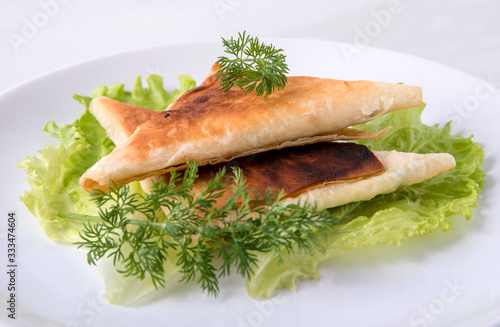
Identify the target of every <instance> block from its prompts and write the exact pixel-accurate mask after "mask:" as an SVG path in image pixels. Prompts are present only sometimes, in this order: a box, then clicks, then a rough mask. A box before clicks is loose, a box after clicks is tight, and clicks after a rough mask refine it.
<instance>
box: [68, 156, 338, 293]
mask: <svg viewBox="0 0 500 327" xmlns="http://www.w3.org/2000/svg"><path fill="white" fill-rule="evenodd" d="M197 172H198V167H197V165H196V164H195V163H193V162H188V168H187V169H186V170H185V172H184V174H180V173H177V172H175V171H172V172H171V178H170V180H169V181H168V183H167V182H163V181H159V182H154V183H153V187H152V190H151V192H150V194H148V195H145V196H144V195H139V194H136V193H134V194H130V188H129V186H128V185H125V186H123V187H122V188H114V189H113V190H112V191H110V192H109V193H105V192H103V191H99V190H97V191H95V192H94V193H93V199H94V200H95V201H96V202H97V204H98V205H99V206H100V210H99V217H90V216H83V215H78V214H71V213H60V216H62V217H65V218H72V219H79V220H84V221H85V223H84V229H83V231H82V232H81V237H82V241H81V242H78V243H77V244H78V245H79V247H84V248H86V249H88V255H87V261H88V263H89V264H92V265H96V264H97V261H98V260H99V259H101V258H103V257H105V256H107V257H111V258H112V259H113V262H114V265H115V267H117V269H118V270H119V271H120V272H121V273H123V274H125V275H126V276H137V277H139V278H140V279H144V278H151V280H152V282H153V284H154V286H155V287H156V288H158V287H159V286H161V287H163V286H164V283H165V280H164V278H163V274H164V268H163V264H164V263H165V262H166V260H167V257H169V258H172V257H173V256H172V253H174V254H175V255H176V257H177V262H176V264H177V265H178V266H179V267H180V272H181V273H182V278H181V281H183V282H189V281H192V280H196V281H197V282H198V283H199V284H201V287H202V289H203V290H205V291H207V292H208V293H209V294H212V295H217V293H218V292H219V286H218V285H219V284H218V278H219V277H222V276H225V275H229V274H230V270H231V267H232V266H235V267H236V271H237V273H238V274H240V275H242V276H244V277H250V276H251V275H252V266H253V265H257V264H258V262H257V256H256V254H257V253H258V252H269V251H274V252H275V253H276V254H277V255H279V256H280V257H281V255H282V253H283V252H282V251H288V252H292V251H309V250H310V249H311V247H312V245H313V244H315V242H316V241H317V240H318V236H319V235H321V233H323V232H324V231H326V230H328V229H330V228H331V227H332V226H333V225H335V224H336V223H337V222H338V221H337V219H336V218H335V217H334V216H332V215H331V214H329V213H328V212H327V211H326V210H323V211H318V210H315V208H314V207H312V206H309V205H307V204H303V205H297V204H288V205H284V204H283V201H282V199H283V194H276V193H272V192H266V194H264V195H259V194H257V193H256V192H255V193H254V199H252V197H251V196H250V193H249V191H248V188H247V186H246V181H245V178H244V176H243V174H242V172H241V169H239V168H236V167H233V171H232V172H233V174H232V175H230V174H226V171H225V169H222V170H221V171H220V172H219V173H218V174H217V175H216V176H215V177H214V178H213V179H212V180H211V181H210V182H208V183H207V184H205V185H204V187H202V190H201V191H200V192H199V194H193V192H192V189H193V184H194V181H195V179H196V178H197ZM229 175H230V176H229ZM228 182H231V183H230V184H231V186H229V187H230V188H231V192H232V195H231V196H228V195H227V194H225V189H226V188H227V187H228V186H227V185H228ZM226 197H227V199H226ZM220 198H223V199H224V200H223V204H222V206H220V204H219V206H218V207H217V208H216V206H215V204H216V201H217V200H218V199H220ZM162 207H164V208H166V209H167V210H166V211H167V212H168V214H167V215H166V216H165V215H164V214H163V212H162V210H161V208H162ZM137 213H140V214H143V215H144V216H145V217H146V219H145V220H137V219H131V218H129V216H130V215H131V214H134V215H136V214H137ZM171 251H173V252H171ZM214 259H219V260H214ZM214 261H219V262H220V264H215V262H214ZM118 267H124V268H123V269H121V270H120V269H119V268H118Z"/></svg>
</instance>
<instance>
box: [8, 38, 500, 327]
mask: <svg viewBox="0 0 500 327" xmlns="http://www.w3.org/2000/svg"><path fill="white" fill-rule="evenodd" d="M268 41H270V42H273V43H274V44H275V45H276V46H278V47H282V48H284V49H285V50H286V54H287V55H288V57H287V58H288V63H289V66H290V68H291V74H293V75H312V76H320V77H333V78H340V79H348V80H353V79H370V80H383V81H388V82H404V83H406V84H415V85H420V86H422V87H423V89H424V95H425V96H424V99H425V101H426V102H427V103H428V106H427V108H426V110H425V114H424V121H426V122H427V123H444V122H446V121H448V120H450V119H454V120H455V123H454V125H453V127H454V132H455V133H463V134H466V135H469V134H471V133H474V134H475V140H476V141H479V142H480V143H481V144H482V145H483V147H484V149H485V151H486V160H485V168H486V169H487V172H488V178H487V184H486V188H485V190H484V192H483V198H482V200H481V203H480V209H479V210H477V211H476V213H475V217H474V219H473V220H472V221H470V222H467V223H464V222H463V221H462V220H463V219H460V218H459V219H456V223H455V229H454V230H453V231H451V232H447V233H443V232H436V233H434V234H432V235H427V236H425V237H423V238H418V239H412V240H410V241H408V242H406V243H405V244H404V245H403V246H402V247H399V248H392V247H376V248H371V249H366V250H362V251H357V252H353V253H350V254H347V255H345V256H342V257H339V258H334V259H331V260H329V261H327V262H325V263H323V264H321V265H320V266H319V272H320V274H321V276H322V277H321V279H320V281H302V282H300V283H299V284H298V291H297V292H291V291H289V290H282V291H280V292H278V294H277V296H276V297H274V298H272V299H270V300H266V301H254V300H252V299H251V298H250V297H249V296H248V295H247V294H246V290H245V285H244V281H243V280H242V279H241V278H238V277H231V278H228V279H225V280H224V281H223V283H222V285H221V293H220V296H219V297H218V298H216V299H214V298H212V297H210V296H207V295H205V294H204V293H202V292H201V291H200V290H199V289H198V288H197V287H196V286H194V285H180V286H179V287H177V288H175V290H174V291H171V292H170V293H169V294H164V293H161V292H160V294H158V296H156V297H155V298H153V299H151V300H149V301H142V302H141V303H140V305H138V306H134V307H118V306H112V305H109V304H107V303H106V301H105V300H104V298H103V294H104V293H103V284H102V281H101V278H100V277H99V275H98V273H97V269H96V268H95V267H91V266H88V265H87V264H86V259H85V255H84V253H83V252H78V251H76V250H74V249H73V248H72V247H70V246H64V245H61V244H57V243H55V242H53V241H50V240H48V239H47V238H46V237H45V235H44V234H43V233H42V232H41V229H40V227H39V225H38V223H37V221H36V219H35V218H34V217H32V216H31V215H30V214H29V212H28V211H27V210H26V209H25V208H24V206H23V205H22V204H21V203H20V202H19V200H18V198H19V196H20V195H21V194H22V192H23V191H24V190H25V189H27V187H28V186H27V184H26V183H25V182H24V179H25V176H24V173H23V171H22V170H21V169H16V168H14V166H15V165H16V163H18V162H19V161H21V160H23V159H24V157H25V156H26V155H31V154H33V153H35V151H36V150H37V149H39V148H41V147H43V146H44V145H45V144H47V143H49V142H52V143H54V142H53V141H52V140H51V139H50V138H49V137H48V136H46V135H44V134H43V132H42V128H43V126H44V124H45V123H46V122H47V121H49V120H55V121H56V122H68V123H69V122H72V121H73V120H74V119H75V118H77V117H78V116H79V115H80V114H81V113H82V109H83V107H82V106H81V105H80V104H78V103H77V102H76V101H74V100H73V99H72V98H71V97H72V94H73V93H78V94H83V95H89V94H90V92H91V91H92V89H93V88H94V87H96V86H98V85H103V84H104V85H111V84H113V83H116V82H124V83H126V84H127V85H128V86H130V85H131V83H132V80H133V78H134V77H135V76H137V75H143V76H145V75H147V74H149V73H153V72H155V73H160V74H162V75H163V76H164V77H165V84H166V86H167V88H169V89H171V88H174V87H177V79H176V76H177V75H178V74H181V73H183V74H189V75H191V76H193V77H194V78H195V79H196V80H197V81H198V82H199V81H201V79H202V78H203V76H204V75H205V74H206V73H207V72H208V70H209V68H210V66H211V64H212V63H213V62H214V61H215V60H216V57H217V56H218V55H221V54H222V49H221V46H220V42H207V43H196V44H181V45H175V46H165V47H158V48H153V49H145V50H140V51H134V52H128V53H124V54H119V55H114V56H110V57H105V58H100V59H97V60H92V61H89V62H85V63H81V64H78V65H75V66H71V67H68V68H65V69H62V70H59V71H56V72H53V73H50V74H47V75H45V76H42V77H39V78H36V79H34V80H32V81H29V82H26V83H24V84H23V85H20V86H19V87H16V88H14V89H12V90H10V91H7V92H5V93H4V94H2V95H1V96H0V108H1V110H2V119H1V120H0V124H1V128H0V133H1V140H2V152H1V153H2V160H1V163H0V165H1V167H2V189H1V191H0V192H1V196H0V203H1V205H0V208H1V209H2V210H3V213H1V214H2V215H4V219H2V221H4V222H3V223H2V224H1V226H0V227H1V232H2V234H1V235H2V239H1V246H0V252H1V253H3V254H0V257H1V258H2V263H1V264H2V267H5V268H2V269H7V268H6V264H7V263H6V257H7V245H6V242H7V241H6V239H5V232H6V228H7V223H6V216H7V213H8V212H9V211H15V212H16V213H17V222H18V226H17V246H18V253H17V255H18V264H19V266H18V268H17V269H18V275H17V280H16V282H17V286H18V289H17V290H18V293H17V309H18V312H17V320H16V322H17V323H19V325H23V326H42V325H44V326H121V327H125V326H139V325H146V326H160V325H161V326H252V327H253V326H333V325H335V326H384V327H388V326H398V327H399V326H486V325H488V324H489V323H493V322H494V321H496V320H495V319H499V316H500V279H499V278H498V276H500V263H499V262H500V260H498V259H497V258H498V255H497V253H498V250H499V249H500V237H499V235H500V220H499V219H498V218H499V214H500V205H499V203H497V202H496V201H495V199H498V198H499V195H500V194H499V184H498V181H497V175H498V173H497V171H496V169H495V167H494V164H495V161H496V160H498V159H499V156H500V155H499V154H500V145H499V144H498V142H497V141H496V140H495V139H494V138H493V137H492V136H494V135H496V134H497V133H495V132H497V130H498V127H497V124H498V120H499V118H500V114H499V111H498V109H499V108H500V106H499V103H500V101H499V100H500V99H499V92H498V90H496V89H491V88H490V84H485V83H484V82H483V81H480V80H479V79H477V78H473V77H471V76H468V75H466V74H463V73H461V72H458V71H455V70H453V69H450V68H447V67H443V66H441V65H438V64H435V63H432V62H428V61H425V60H422V59H418V58H414V57H410V56H407V55H402V54H398V53H393V52H388V51H383V50H379V49H358V50H359V51H358V52H356V53H354V54H352V56H351V58H350V59H352V60H351V61H350V62H348V61H347V60H346V56H345V55H344V52H343V51H342V48H341V46H340V45H339V44H336V43H331V42H320V41H301V40H283V39H277V40H268ZM460 108H461V109H460ZM0 275H1V277H0V280H1V281H0V290H1V294H2V299H3V300H5V299H6V296H7V294H6V292H7V284H8V281H7V276H6V273H2V274H0ZM2 303H3V306H4V307H6V302H5V301H2ZM2 312H3V313H2V314H0V316H1V321H3V322H5V323H8V324H11V323H12V322H13V321H12V320H11V319H8V318H7V313H8V312H6V310H5V309H3V310H2Z"/></svg>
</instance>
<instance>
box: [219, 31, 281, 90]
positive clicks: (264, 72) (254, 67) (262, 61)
mask: <svg viewBox="0 0 500 327" xmlns="http://www.w3.org/2000/svg"><path fill="white" fill-rule="evenodd" d="M222 43H223V45H224V47H225V50H224V52H226V53H228V54H230V55H232V56H233V57H234V58H228V57H225V56H220V57H218V59H219V60H218V61H217V63H218V64H219V70H218V71H217V74H216V77H217V80H219V82H220V85H221V91H223V92H226V91H228V90H229V89H231V87H233V85H236V86H238V87H239V88H240V89H242V90H243V91H244V92H245V93H249V92H252V91H253V90H254V89H255V91H256V93H257V95H258V96H263V97H264V98H265V97H267V96H268V95H270V94H271V93H272V92H273V91H274V90H281V89H283V88H284V87H285V85H286V83H287V82H288V79H287V77H286V74H287V73H288V71H289V70H288V65H287V64H286V62H285V55H284V54H283V53H282V52H283V49H276V47H275V46H274V45H272V44H271V45H266V44H264V43H261V42H260V41H259V39H258V38H257V37H251V36H249V35H247V34H246V32H243V33H238V38H237V39H236V40H235V39H234V38H233V37H231V38H230V39H229V40H226V39H224V38H222Z"/></svg>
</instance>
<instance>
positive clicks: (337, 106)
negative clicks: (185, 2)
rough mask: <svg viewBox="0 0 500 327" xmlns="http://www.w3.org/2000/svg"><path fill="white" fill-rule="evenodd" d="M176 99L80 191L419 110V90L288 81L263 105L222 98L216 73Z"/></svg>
mask: <svg viewBox="0 0 500 327" xmlns="http://www.w3.org/2000/svg"><path fill="white" fill-rule="evenodd" d="M214 70H215V68H213V69H212V71H211V73H210V74H209V75H208V76H207V78H206V79H205V80H204V81H203V83H202V84H201V85H200V86H199V87H197V88H195V89H192V90H190V91H187V92H186V93H185V94H184V95H182V96H181V97H180V98H179V99H177V100H176V101H175V102H174V103H173V104H172V105H171V106H170V107H169V108H168V110H167V111H165V112H164V113H163V115H161V116H160V115H158V116H156V117H155V118H154V119H150V120H147V121H145V122H144V123H142V124H141V125H140V126H139V127H137V129H136V130H135V131H134V133H133V134H132V136H131V137H130V138H128V139H127V140H126V141H125V142H124V143H122V144H120V145H118V146H117V147H116V148H115V149H114V150H113V151H112V152H111V153H110V154H109V155H107V156H106V157H104V158H102V159H101V160H100V161H99V162H97V163H96V164H95V165H94V166H93V167H91V168H90V169H89V170H88V171H87V172H86V173H85V174H84V175H83V176H82V178H81V179H80V183H81V185H82V187H83V188H84V189H85V190H87V191H91V190H92V189H94V188H100V189H103V190H106V189H107V187H108V184H109V181H110V180H112V181H114V182H115V183H117V184H121V183H128V182H131V181H135V180H142V179H145V178H146V177H149V176H155V175H160V174H163V173H165V172H167V171H169V170H170V169H171V168H174V169H183V168H185V167H186V165H185V162H186V159H189V160H194V161H196V162H198V164H199V165H205V164H216V163H220V162H226V161H230V160H232V159H234V158H237V157H243V156H248V155H251V154H254V153H260V152H265V151H268V150H272V149H280V148H285V147H290V146H300V145H305V144H312V143H317V142H324V141H329V140H331V139H332V138H335V137H338V135H339V134H342V132H343V131H344V130H345V129H346V128H348V127H349V126H353V125H356V124H361V123H364V122H367V121H369V120H371V119H373V118H375V117H378V116H380V115H382V114H385V113H388V112H391V111H394V110H399V109H404V108H409V107H413V106H417V105H419V104H420V103H421V101H422V90H421V88H420V87H417V86H409V85H403V84H390V83H385V82H371V81H352V82H348V81H341V80H334V79H327V78H315V77H306V76H291V77H289V78H288V84H287V86H286V87H285V88H284V89H282V90H280V91H276V92H274V93H273V94H272V95H270V96H269V97H267V98H266V99H263V98H261V97H258V96H256V95H255V94H254V93H244V92H243V91H241V90H240V89H238V88H236V87H234V88H233V89H231V90H229V91H228V92H225V93H224V92H221V91H220V90H219V88H220V85H219V83H218V81H217V80H216V79H215V76H214V74H213V72H214Z"/></svg>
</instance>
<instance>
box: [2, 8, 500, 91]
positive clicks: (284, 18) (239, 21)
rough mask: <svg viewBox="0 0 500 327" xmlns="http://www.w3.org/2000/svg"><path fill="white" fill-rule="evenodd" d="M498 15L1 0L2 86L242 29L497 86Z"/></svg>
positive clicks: (466, 10) (480, 11)
mask: <svg viewBox="0 0 500 327" xmlns="http://www.w3.org/2000/svg"><path fill="white" fill-rule="evenodd" d="M387 13H389V15H387ZM499 14H500V1H495V0H475V1H474V0H456V1H435V0H383V1H381V0H363V1H333V0H314V1H290V0H288V1H270V0H266V1H263V0H252V1H250V0H206V1H202V0H196V1H154V0H143V1H139V0H120V1H118V0H112V1H97V0H87V1H78V0H37V1H27V0H23V1H12V0H0V22H1V23H0V93H1V92H3V91H5V90H7V89H9V88H11V87H14V86H16V85H17V84H20V83H22V82H23V81H26V80H28V79H30V78H32V77H34V76H37V75H40V74H44V73H47V72H50V71H52V70H55V69H58V68H61V67H65V66H67V65H71V64H74V63H78V62H81V61H86V60H89V59H92V58H96V57H100V56H103V55H110V54H115V53H118V52H122V51H127V50H133V49H140V48H144V47H154V46H159V45H166V44H172V43H178V42H190V41H199V40H207V39H211V40H213V39H218V38H220V37H221V36H224V37H229V36H231V35H236V34H237V32H238V31H243V30H247V31H248V32H250V33H251V34H253V35H258V36H260V37H273V38H275V37H285V38H306V39H322V40H333V41H339V42H346V43H353V44H356V45H357V47H358V48H360V47H362V46H365V45H367V44H368V45H369V46H373V47H380V48H384V49H390V50H394V51H398V52H403V53H407V54H411V55H415V56H419V57H423V58H426V59H430V60H432V61H437V62H440V63H442V64H445V65H448V66H451V67H454V68H457V69H459V70H462V71H465V72H467V73H469V74H471V75H473V76H476V77H479V78H481V79H484V80H488V81H489V82H490V83H491V84H493V85H495V86H498V85H499V82H497V81H500V64H499V61H498V58H500V19H499ZM353 55H355V54H353ZM149 72H159V73H161V67H147V69H146V72H144V73H149ZM139 73H142V72H139Z"/></svg>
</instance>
